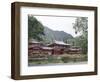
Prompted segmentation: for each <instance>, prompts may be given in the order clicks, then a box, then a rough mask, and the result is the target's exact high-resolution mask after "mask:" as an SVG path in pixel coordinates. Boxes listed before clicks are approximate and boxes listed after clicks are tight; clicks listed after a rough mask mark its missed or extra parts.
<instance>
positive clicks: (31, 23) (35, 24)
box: [28, 15, 44, 41]
mask: <svg viewBox="0 0 100 82" xmlns="http://www.w3.org/2000/svg"><path fill="white" fill-rule="evenodd" d="M43 35H44V26H43V25H42V24H41V23H40V22H39V21H38V20H37V19H36V18H35V17H34V16H32V15H28V39H30V38H33V39H36V40H38V41H43V38H42V36H43Z"/></svg>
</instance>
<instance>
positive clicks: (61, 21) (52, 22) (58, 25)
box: [34, 16, 77, 37]
mask: <svg viewBox="0 0 100 82" xmlns="http://www.w3.org/2000/svg"><path fill="white" fill-rule="evenodd" d="M34 17H35V18H37V20H38V21H40V22H41V23H42V24H43V25H44V26H47V27H48V28H50V29H52V30H57V31H64V32H66V33H69V34H71V35H72V36H74V37H75V36H77V35H76V34H75V30H74V29H73V25H72V24H73V23H75V19H76V17H59V16H57V17H54V16H34Z"/></svg>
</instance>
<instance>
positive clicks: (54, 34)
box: [44, 27, 73, 43]
mask: <svg viewBox="0 0 100 82" xmlns="http://www.w3.org/2000/svg"><path fill="white" fill-rule="evenodd" d="M44 34H45V37H44V39H45V41H46V42H47V43H50V42H53V41H54V40H58V41H64V42H66V41H67V40H68V39H73V36H72V35H71V34H68V33H66V32H64V31H54V30H52V29H50V28H48V27H44Z"/></svg>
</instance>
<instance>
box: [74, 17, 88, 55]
mask: <svg viewBox="0 0 100 82" xmlns="http://www.w3.org/2000/svg"><path fill="white" fill-rule="evenodd" d="M73 28H74V29H75V33H76V34H77V33H80V36H78V37H76V38H75V42H76V44H77V45H78V46H79V45H80V46H81V48H82V52H83V53H84V54H86V53H87V49H88V40H87V38H88V18H87V17H77V18H76V21H75V23H74V24H73Z"/></svg>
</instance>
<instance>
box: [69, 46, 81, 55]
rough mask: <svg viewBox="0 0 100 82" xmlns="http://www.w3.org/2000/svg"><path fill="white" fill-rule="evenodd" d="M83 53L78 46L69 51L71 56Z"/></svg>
mask: <svg viewBox="0 0 100 82" xmlns="http://www.w3.org/2000/svg"><path fill="white" fill-rule="evenodd" d="M81 51H82V49H81V48H80V47H78V46H72V47H71V48H70V49H69V51H68V53H69V54H80V53H81Z"/></svg>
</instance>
